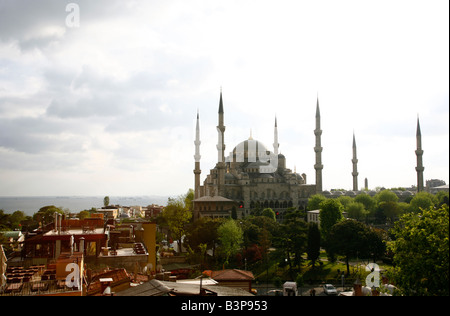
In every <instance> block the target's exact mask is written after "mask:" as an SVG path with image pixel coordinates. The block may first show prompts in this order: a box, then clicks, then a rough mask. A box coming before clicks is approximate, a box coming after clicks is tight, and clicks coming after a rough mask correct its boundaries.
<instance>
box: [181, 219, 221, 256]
mask: <svg viewBox="0 0 450 316" xmlns="http://www.w3.org/2000/svg"><path fill="white" fill-rule="evenodd" d="M222 223H223V219H217V218H215V219H213V218H210V217H201V218H199V219H198V220H196V221H194V222H193V223H192V224H191V225H188V226H187V228H186V237H185V239H184V243H185V244H186V245H187V246H189V247H190V248H191V249H193V251H194V252H197V250H200V248H199V247H200V246H201V245H206V246H207V249H212V250H213V255H214V252H215V246H216V242H217V241H218V235H217V229H218V228H219V226H220V225H221V224H222Z"/></svg>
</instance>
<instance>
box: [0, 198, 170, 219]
mask: <svg viewBox="0 0 450 316" xmlns="http://www.w3.org/2000/svg"><path fill="white" fill-rule="evenodd" d="M103 198H104V196H0V210H4V211H5V213H8V214H11V213H14V212H15V211H22V212H24V213H25V214H26V215H28V216H32V215H33V214H35V213H37V212H38V211H39V209H40V208H41V207H44V206H48V205H54V206H56V207H62V208H63V209H69V210H70V212H73V213H78V212H81V211H83V210H89V209H91V208H92V207H95V208H100V207H102V206H103ZM168 198H169V196H156V195H148V196H145V195H138V196H112V195H111V196H109V201H110V205H121V206H147V205H150V204H158V205H165V204H166V203H167V200H168Z"/></svg>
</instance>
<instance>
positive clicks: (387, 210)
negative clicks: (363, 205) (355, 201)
mask: <svg viewBox="0 0 450 316" xmlns="http://www.w3.org/2000/svg"><path fill="white" fill-rule="evenodd" d="M378 209H379V210H380V212H382V213H383V214H384V216H385V217H387V218H388V219H389V220H390V221H391V223H394V221H395V219H396V218H397V217H398V216H399V215H400V213H401V208H400V207H399V205H398V203H397V202H393V201H387V202H380V203H379V204H378Z"/></svg>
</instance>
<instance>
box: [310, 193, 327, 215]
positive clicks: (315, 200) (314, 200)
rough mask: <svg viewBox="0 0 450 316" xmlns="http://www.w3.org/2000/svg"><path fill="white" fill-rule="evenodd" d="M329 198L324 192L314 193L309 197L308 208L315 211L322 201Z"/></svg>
mask: <svg viewBox="0 0 450 316" xmlns="http://www.w3.org/2000/svg"><path fill="white" fill-rule="evenodd" d="M326 199H327V198H326V197H324V196H323V195H322V194H314V195H312V196H311V197H310V198H309V199H308V205H307V209H308V211H314V210H318V209H320V203H322V202H323V201H325V200H326Z"/></svg>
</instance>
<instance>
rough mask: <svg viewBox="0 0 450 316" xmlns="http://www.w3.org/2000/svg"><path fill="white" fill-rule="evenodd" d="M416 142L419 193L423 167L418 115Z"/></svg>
mask: <svg viewBox="0 0 450 316" xmlns="http://www.w3.org/2000/svg"><path fill="white" fill-rule="evenodd" d="M416 142H417V149H416V156H417V167H416V171H417V192H421V191H423V171H424V170H425V167H424V166H423V161H422V156H423V150H422V133H421V131H420V122H419V115H417V131H416Z"/></svg>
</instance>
